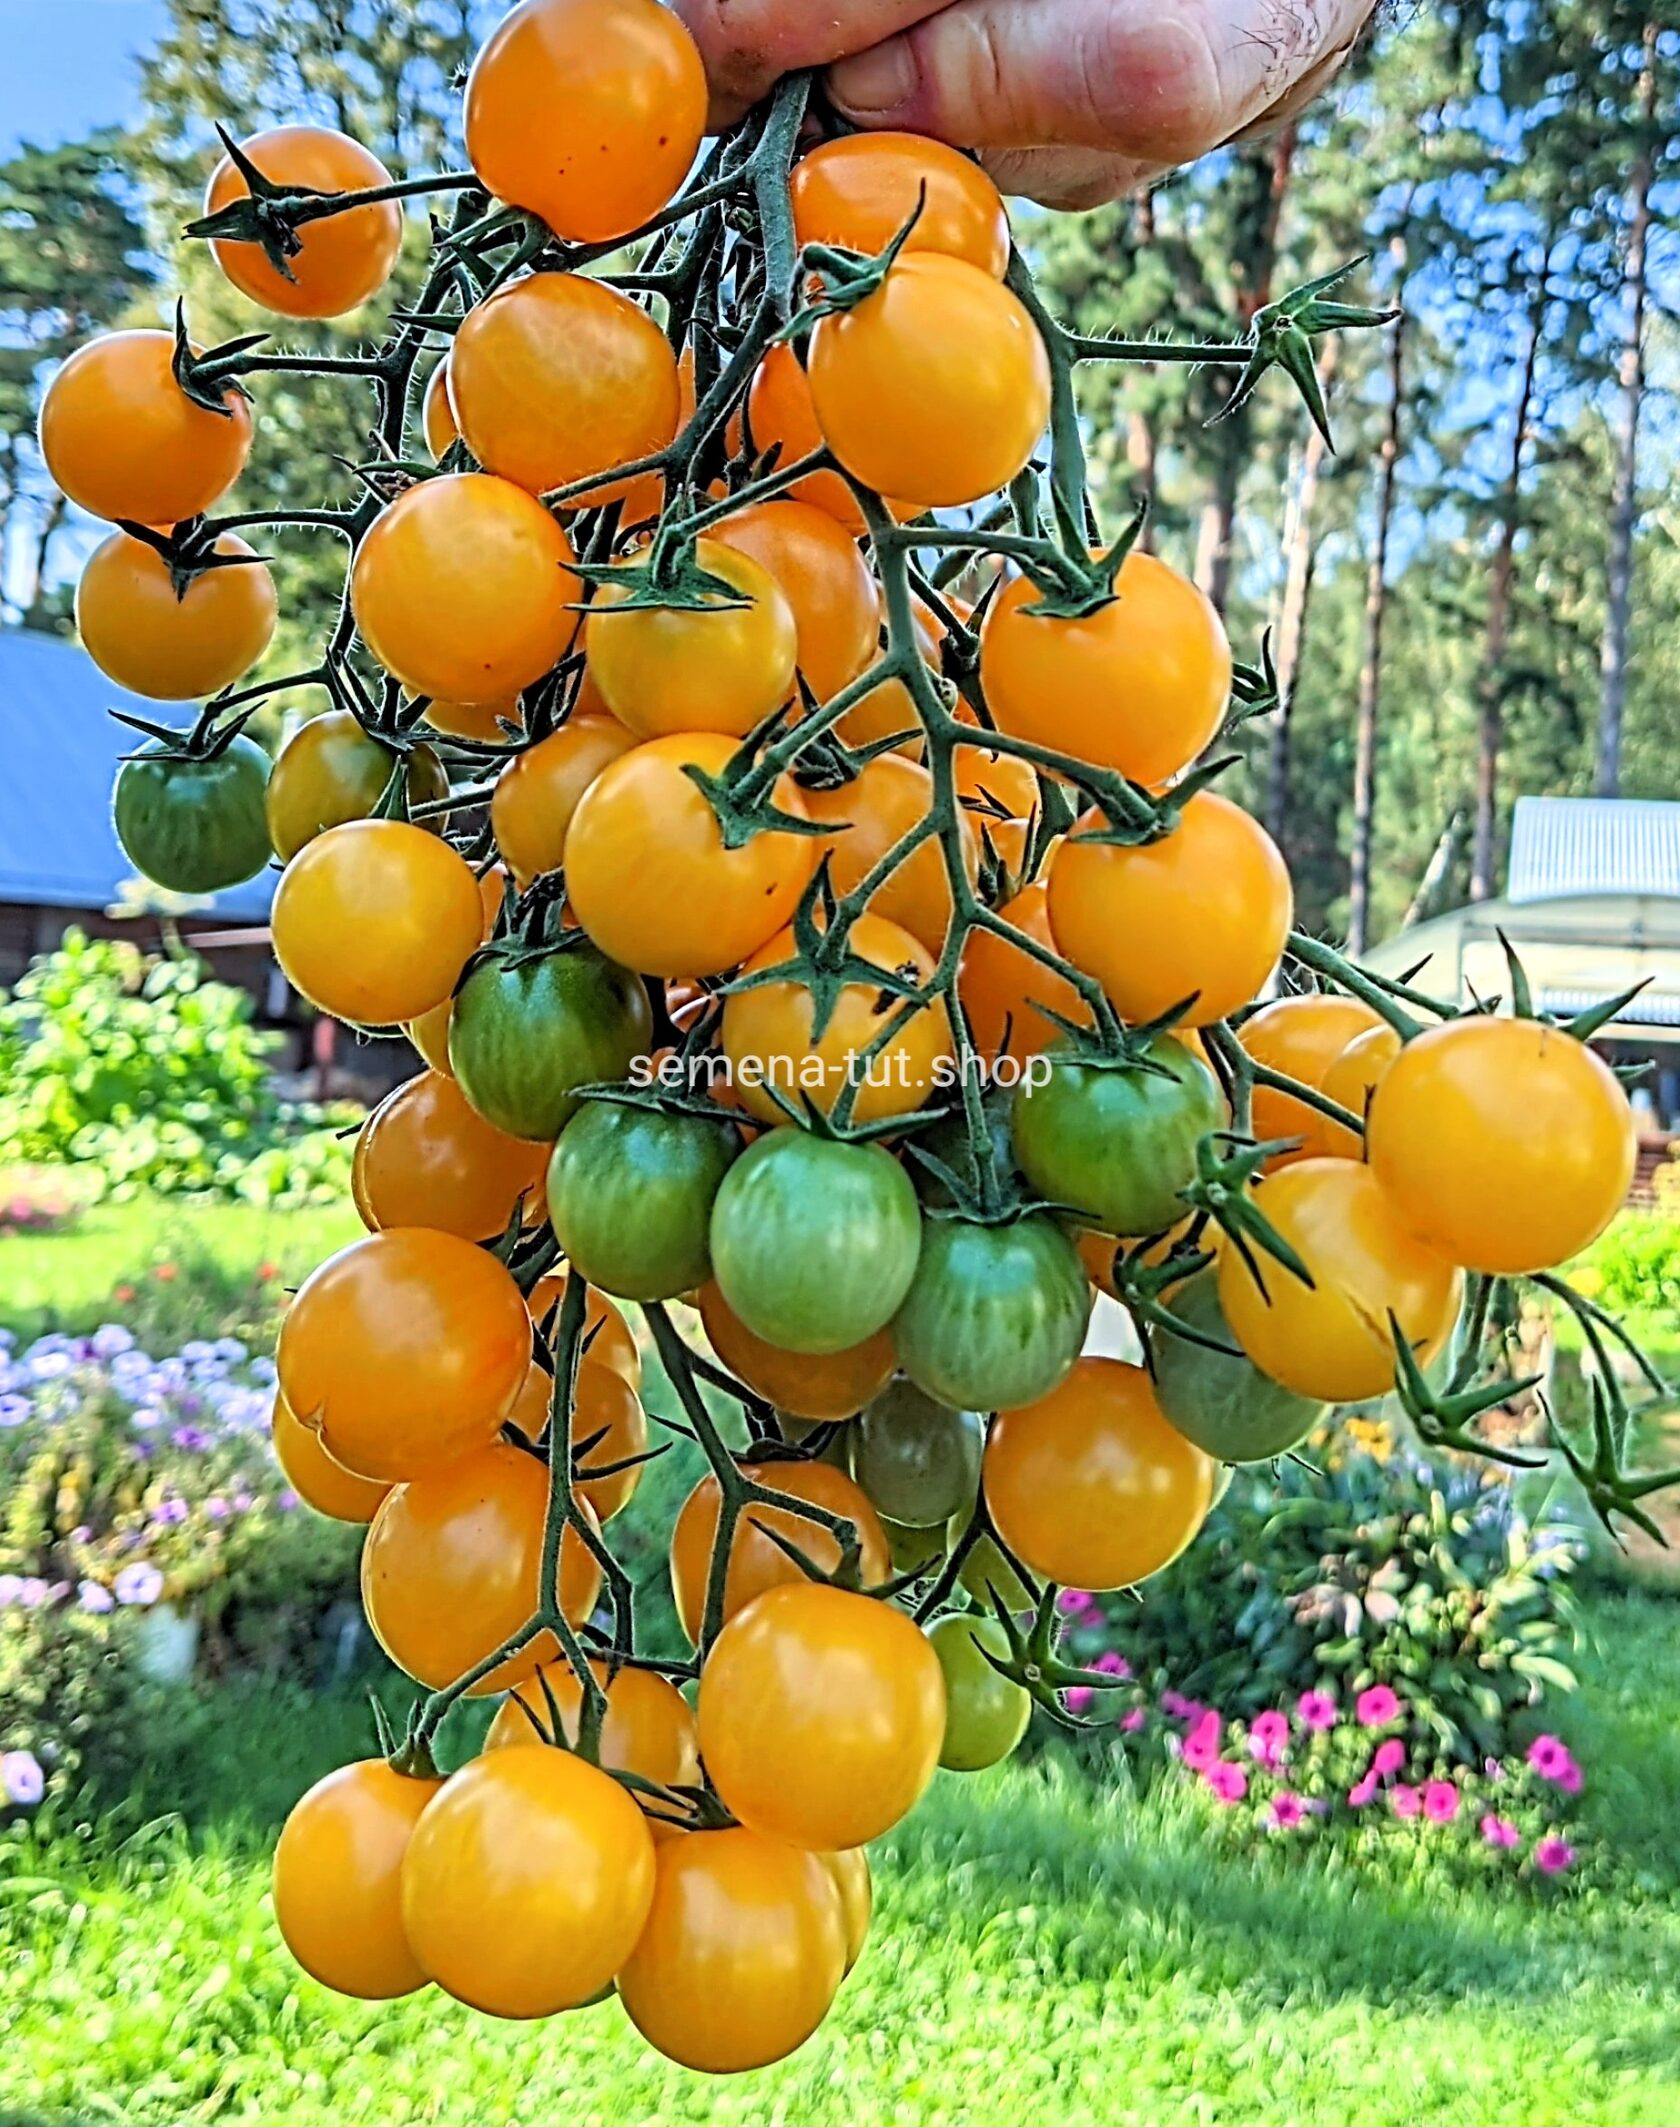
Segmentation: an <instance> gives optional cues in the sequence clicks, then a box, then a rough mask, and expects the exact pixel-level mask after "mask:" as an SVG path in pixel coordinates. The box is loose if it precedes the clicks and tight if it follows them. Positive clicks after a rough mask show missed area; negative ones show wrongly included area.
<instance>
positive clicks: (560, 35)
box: [466, 0, 706, 244]
mask: <svg viewBox="0 0 1680 2127" xmlns="http://www.w3.org/2000/svg"><path fill="white" fill-rule="evenodd" d="M466 129H467V154H468V156H469V157H470V159H471V162H472V166H473V168H474V169H475V170H476V171H477V172H478V174H479V176H480V178H481V179H482V180H483V182H484V185H485V188H486V190H487V191H489V192H490V193H492V194H493V195H494V196H495V197H496V198H497V199H501V200H506V201H507V202H508V204H509V205H510V206H515V207H524V208H525V209H526V210H527V211H528V212H529V213H532V214H536V215H540V216H541V218H542V219H543V220H544V221H545V222H547V224H548V226H549V227H550V228H551V229H552V230H553V231H554V233H555V235H556V236H558V237H560V238H561V239H563V241H565V242H567V243H572V244H602V243H611V242H613V241H614V240H615V239H617V238H618V237H621V236H628V235H629V234H630V232H631V230H633V229H639V228H640V227H641V225H642V224H643V222H646V221H651V220H652V218H653V217H654V215H656V214H657V213H658V212H659V210H660V208H661V207H663V206H664V205H665V203H666V202H667V201H668V200H669V199H670V198H671V196H672V194H673V193H674V192H675V191H676V189H677V187H678V186H679V185H680V184H681V183H682V181H683V179H684V178H685V177H686V176H687V175H688V171H689V166H690V165H691V164H692V162H693V161H694V158H695V156H696V155H697V154H698V153H699V151H700V139H701V135H702V134H703V133H704V132H705V130H706V73H705V69H704V67H703V66H702V65H701V63H700V54H699V53H698V52H697V51H696V50H695V48H694V40H693V39H692V38H691V37H690V36H689V34H688V32H687V30H685V29H684V28H683V26H682V24H681V23H680V22H679V21H678V20H677V18H676V16H675V15H673V14H671V13H669V12H668V11H667V10H666V9H665V8H663V7H661V6H659V5H658V4H657V0H524V5H523V6H521V7H516V8H515V9H514V10H513V12H512V14H511V15H509V16H508V17H507V19H506V21H504V22H502V23H500V24H498V25H497V27H496V29H495V30H494V31H493V32H492V33H491V36H490V39H489V42H488V43H487V44H486V45H485V46H484V48H483V49H482V51H480V53H479V55H478V57H477V59H476V60H475V61H474V62H473V69H472V73H471V74H470V75H469V77H468V80H467V104H466Z"/></svg>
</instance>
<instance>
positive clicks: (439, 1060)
mask: <svg viewBox="0 0 1680 2127" xmlns="http://www.w3.org/2000/svg"><path fill="white" fill-rule="evenodd" d="M506 886H507V873H506V872H505V871H503V870H502V868H501V866H500V865H499V864H497V865H492V866H491V868H490V869H489V870H488V871H487V872H484V873H482V874H481V875H480V877H479V881H478V892H479V899H480V901H481V902H482V904H483V908H484V937H485V939H489V938H490V937H491V936H493V934H494V932H495V929H496V921H497V918H498V917H499V916H500V915H501V912H502V895H503V892H504V890H505V888H506ZM454 1016H455V999H454V997H453V996H449V997H446V998H445V999H444V1000H443V1002H442V1004H435V1005H433V1007H432V1009H431V1010H430V1011H429V1012H422V1013H421V1014H420V1016H419V1017H418V1018H417V1019H411V1020H409V1021H408V1022H407V1023H406V1024H405V1026H404V1028H403V1031H404V1033H405V1034H407V1036H408V1038H409V1040H410V1041H411V1042H413V1044H414V1046H415V1048H416V1049H418V1050H419V1052H420V1057H421V1061H422V1062H423V1063H424V1064H425V1065H426V1067H427V1069H428V1070H431V1071H441V1072H442V1073H443V1075H444V1077H445V1078H453V1077H454V1075H455V1074H454V1072H453V1071H452V1070H451V1069H450V1066H449V1022H450V1020H451V1019H453V1018H454Z"/></svg>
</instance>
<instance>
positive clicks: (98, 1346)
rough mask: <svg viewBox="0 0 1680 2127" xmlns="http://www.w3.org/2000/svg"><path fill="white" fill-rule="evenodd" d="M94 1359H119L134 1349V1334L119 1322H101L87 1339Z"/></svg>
mask: <svg viewBox="0 0 1680 2127" xmlns="http://www.w3.org/2000/svg"><path fill="white" fill-rule="evenodd" d="M88 1344H89V1347H90V1349H91V1350H92V1353H93V1356H94V1357H95V1358H96V1359H120V1358H122V1356H123V1355H124V1353H125V1352H131V1351H133V1349H134V1332H133V1330H131V1329H124V1328H123V1326H122V1324H121V1323H120V1322H102V1323H101V1324H100V1326H99V1327H98V1329H96V1330H95V1331H94V1333H93V1335H92V1336H91V1337H90V1338H89V1339H88Z"/></svg>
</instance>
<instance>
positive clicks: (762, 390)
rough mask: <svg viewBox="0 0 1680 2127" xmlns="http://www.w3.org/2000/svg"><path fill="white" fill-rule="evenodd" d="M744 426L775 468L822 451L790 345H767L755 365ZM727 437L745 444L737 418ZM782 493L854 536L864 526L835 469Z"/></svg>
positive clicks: (903, 510) (901, 507)
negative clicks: (748, 428)
mask: <svg viewBox="0 0 1680 2127" xmlns="http://www.w3.org/2000/svg"><path fill="white" fill-rule="evenodd" d="M747 424H748V426H750V428H751V430H752V447H753V452H754V454H755V456H757V457H759V458H763V459H769V458H771V457H772V456H773V457H774V460H775V463H776V464H777V465H778V466H784V465H795V464H797V463H798V461H799V460H800V459H801V458H809V457H810V456H811V455H812V453H813V452H814V451H820V450H821V449H823V447H824V439H823V432H822V430H821V429H820V428H819V427H818V425H817V410H816V408H815V407H814V406H813V405H812V404H811V385H810V380H809V379H808V378H807V377H806V374H805V371H804V369H803V367H802V366H801V364H800V360H799V357H798V356H797V355H796V354H795V353H794V351H793V349H792V348H791V347H788V346H786V345H781V346H776V347H772V348H771V349H770V351H769V352H768V354H766V355H765V357H764V360H763V361H762V362H761V363H760V364H759V365H758V368H757V370H756V371H755V373H754V375H753V381H752V388H751V390H750V391H749V392H748V394H747ZM730 441H731V444H732V446H733V447H734V448H736V449H740V448H742V447H743V446H744V444H745V441H746V438H745V436H744V434H743V433H742V432H741V430H740V427H739V425H738V417H737V423H736V424H732V426H731V430H730ZM787 493H788V496H789V498H790V499H791V500H793V501H795V502H805V503H809V504H810V505H811V507H812V508H813V509H819V510H821V511H823V512H824V514H825V515H827V516H829V517H832V518H833V519H834V521H835V523H836V524H839V525H842V526H844V528H845V529H846V530H847V531H848V532H850V533H852V534H853V535H854V537H856V536H861V535H862V534H863V533H864V532H866V531H867V530H868V529H869V525H868V520H867V519H866V518H865V516H864V514H863V512H862V510H861V509H859V507H858V503H857V497H856V496H855V495H854V494H853V493H852V491H851V489H850V488H849V487H848V486H847V485H846V482H845V480H844V479H843V478H842V476H841V475H840V474H839V473H807V474H806V475H805V477H804V479H803V480H796V481H795V482H794V483H793V485H792V487H790V488H789V489H788V490H787ZM887 507H888V508H889V509H890V510H891V511H892V513H893V515H894V516H895V517H900V518H904V517H913V516H915V515H916V510H915V508H912V507H910V506H908V505H906V504H900V503H892V502H889V503H888V505H887Z"/></svg>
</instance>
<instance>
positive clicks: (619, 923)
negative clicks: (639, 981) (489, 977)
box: [566, 731, 817, 976]
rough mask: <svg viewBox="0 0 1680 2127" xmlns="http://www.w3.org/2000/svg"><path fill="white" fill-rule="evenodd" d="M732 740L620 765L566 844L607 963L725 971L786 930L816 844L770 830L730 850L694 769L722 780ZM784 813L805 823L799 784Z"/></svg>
mask: <svg viewBox="0 0 1680 2127" xmlns="http://www.w3.org/2000/svg"><path fill="white" fill-rule="evenodd" d="M735 751H736V749H735V745H734V742H733V741H732V740H730V739H728V738H725V737H723V736H722V735H721V734H719V733H715V732H704V731H697V732H689V733H684V734H682V735H681V736H679V737H676V738H666V739H653V740H650V741H649V742H648V743H647V744H646V745H642V746H637V747H634V748H632V750H631V751H630V752H629V753H627V754H625V755H624V756H623V758H622V759H620V760H617V761H613V762H612V763H610V764H609V766H608V767H606V768H605V769H603V770H602V772H601V774H600V775H599V776H597V777H596V779H595V781H594V782H593V783H592V784H591V785H590V787H589V788H588V790H586V791H585V792H584V795H583V797H582V799H581V801H580V802H579V805H578V808H577V811H576V812H575V813H574V814H573V816H572V824H571V829H570V831H569V832H568V834H567V836H566V884H567V887H568V889H569V890H570V893H571V901H572V907H573V908H574V909H575V910H576V912H577V919H578V921H579V922H580V923H581V924H582V925H583V927H584V929H585V930H586V931H587V932H588V933H589V935H590V937H591V938H593V939H594V941H595V943H596V944H597V945H598V946H599V947H600V948H601V950H602V952H604V953H605V954H606V955H607V957H608V959H610V960H616V961H617V962H618V964H619V965H620V966H621V967H631V968H635V969H636V970H637V971H638V972H639V973H641V974H644V975H665V976H699V975H721V974H722V973H723V972H724V971H725V969H727V968H733V967H737V966H739V964H740V963H741V962H742V961H743V960H746V959H748V958H749V957H750V956H751V955H752V954H753V953H755V952H756V951H757V950H758V948H759V947H760V946H761V945H762V944H763V943H764V941H765V940H766V939H767V938H769V937H771V936H773V935H774V934H775V932H777V931H779V930H780V929H781V928H782V926H783V925H784V924H785V923H787V922H789V921H790V920H791V918H792V916H793V912H794V910H795V909H796V908H797V907H798V905H799V897H800V895H801V894H802V893H803V892H804V891H805V888H806V886H807V885H808V884H809V883H810V878H811V874H812V872H813V871H814V870H815V868H816V863H817V849H816V844H815V842H814V841H813V840H812V839H811V838H810V837H808V836H801V835H795V834H783V833H780V832H777V831H774V830H772V831H770V832H768V833H765V834H758V835H754V836H753V837H752V839H751V840H750V841H749V842H747V843H746V844H745V845H744V846H743V847H742V848H740V849H725V847H724V844H723V831H722V829H721V828H720V827H719V826H718V820H717V815H716V813H714V812H713V810H712V808H711V806H710V805H709V804H708V803H707V801H706V798H705V796H704V794H703V793H702V791H701V790H700V788H699V786H698V785H697V784H696V783H695V782H694V781H693V780H692V778H691V777H690V776H689V774H688V770H689V769H690V768H696V769H698V770H699V771H700V772H701V773H702V774H703V775H707V776H714V777H715V776H721V775H722V773H723V771H724V770H725V769H726V768H727V767H728V765H729V763H730V761H731V760H732V759H733V758H734V756H735ZM775 805H776V809H777V810H778V811H779V812H787V813H791V814H792V815H793V816H794V817H795V818H796V819H798V818H802V817H803V816H804V805H803V803H802V801H801V799H800V795H799V792H798V790H797V788H796V787H795V785H794V784H793V782H792V781H791V779H783V780H782V781H781V782H779V783H778V784H777V786H776V792H775Z"/></svg>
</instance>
